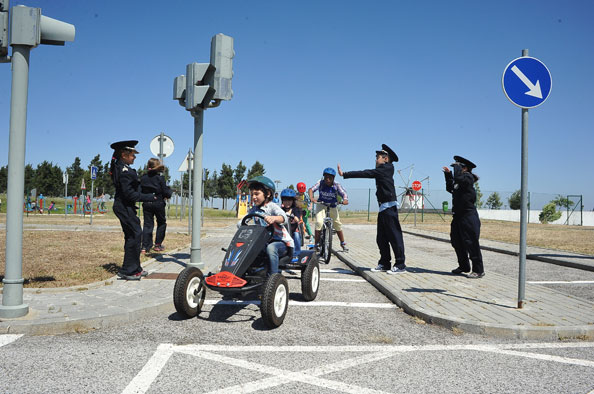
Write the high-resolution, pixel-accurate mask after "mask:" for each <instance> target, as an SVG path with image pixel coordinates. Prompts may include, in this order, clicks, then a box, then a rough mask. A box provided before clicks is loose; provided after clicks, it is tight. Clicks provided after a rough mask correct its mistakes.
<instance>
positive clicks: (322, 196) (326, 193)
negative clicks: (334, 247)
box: [308, 167, 349, 252]
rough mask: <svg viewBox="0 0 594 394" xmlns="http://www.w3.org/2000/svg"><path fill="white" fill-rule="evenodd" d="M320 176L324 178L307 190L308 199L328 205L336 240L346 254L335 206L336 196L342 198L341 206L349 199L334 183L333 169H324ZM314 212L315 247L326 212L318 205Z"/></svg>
mask: <svg viewBox="0 0 594 394" xmlns="http://www.w3.org/2000/svg"><path fill="white" fill-rule="evenodd" d="M322 176H323V177H324V178H323V179H321V180H319V181H318V182H317V183H316V184H315V185H313V186H312V187H311V188H310V189H309V190H308V193H309V199H310V200H311V201H312V202H318V201H320V202H323V203H326V204H330V217H331V218H332V220H333V221H334V229H336V235H338V239H339V240H340V246H342V250H343V252H347V251H348V250H349V249H348V248H347V246H346V242H344V234H343V233H342V224H341V223H340V217H339V216H338V209H337V208H336V205H337V204H338V196H340V197H342V204H343V205H347V204H348V203H349V198H348V196H347V193H346V190H344V188H343V187H342V186H341V185H340V183H338V182H334V178H335V177H336V171H335V170H334V168H330V167H328V168H326V169H325V170H324V172H323V173H322ZM316 191H318V198H317V199H315V198H314V196H313V194H314V192H316ZM316 211H317V213H316V232H315V239H316V245H317V244H318V242H320V233H321V230H322V224H323V222H324V217H325V216H326V212H325V207H324V206H323V205H319V204H318V208H317V209H316Z"/></svg>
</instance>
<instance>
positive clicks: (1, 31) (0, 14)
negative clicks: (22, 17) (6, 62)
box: [0, 0, 9, 62]
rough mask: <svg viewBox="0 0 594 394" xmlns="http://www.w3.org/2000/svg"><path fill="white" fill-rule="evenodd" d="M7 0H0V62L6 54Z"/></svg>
mask: <svg viewBox="0 0 594 394" xmlns="http://www.w3.org/2000/svg"><path fill="white" fill-rule="evenodd" d="M8 3H9V1H8V0H0V62H1V61H2V58H5V57H6V56H8Z"/></svg>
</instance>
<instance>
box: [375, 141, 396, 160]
mask: <svg viewBox="0 0 594 394" xmlns="http://www.w3.org/2000/svg"><path fill="white" fill-rule="evenodd" d="M375 153H376V154H378V155H388V157H389V158H390V161H391V162H397V161H398V155H397V154H396V153H394V151H393V150H392V149H390V147H389V146H388V145H386V144H382V150H376V151H375Z"/></svg>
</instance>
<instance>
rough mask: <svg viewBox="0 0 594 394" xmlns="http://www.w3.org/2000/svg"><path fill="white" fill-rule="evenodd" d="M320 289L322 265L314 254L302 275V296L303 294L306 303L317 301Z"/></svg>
mask: <svg viewBox="0 0 594 394" xmlns="http://www.w3.org/2000/svg"><path fill="white" fill-rule="evenodd" d="M319 288H320V264H319V263H318V255H317V254H315V253H314V254H312V255H311V258H310V260H309V262H308V263H307V266H306V267H305V269H304V270H303V272H302V273H301V294H303V298H304V299H305V301H313V300H315V299H316V297H317V296H318V289H319Z"/></svg>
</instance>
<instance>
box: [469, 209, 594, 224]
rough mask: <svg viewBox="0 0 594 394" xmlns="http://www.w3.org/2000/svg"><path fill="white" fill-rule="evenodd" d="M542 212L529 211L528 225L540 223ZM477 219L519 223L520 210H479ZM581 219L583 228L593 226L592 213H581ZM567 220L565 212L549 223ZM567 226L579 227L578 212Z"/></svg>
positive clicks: (593, 218)
mask: <svg viewBox="0 0 594 394" xmlns="http://www.w3.org/2000/svg"><path fill="white" fill-rule="evenodd" d="M540 212H542V211H536V210H530V215H529V218H528V222H529V223H540V221H539V220H538V215H540ZM478 213H479V217H480V218H481V219H494V220H506V221H510V222H519V221H520V210H519V209H518V210H511V209H479V210H478ZM581 215H582V216H581V218H582V220H583V225H584V226H594V212H592V211H583V212H582V214H581ZM566 220H567V212H566V211H561V218H560V219H559V220H555V221H554V222H551V224H565V221H566ZM569 224H570V225H575V226H579V225H580V212H579V211H575V212H573V213H572V214H571V215H570V217H569Z"/></svg>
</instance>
